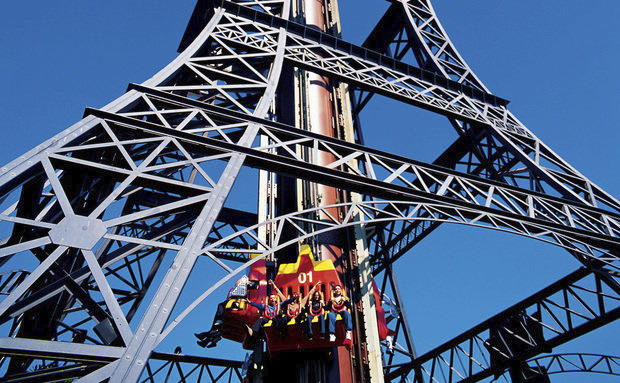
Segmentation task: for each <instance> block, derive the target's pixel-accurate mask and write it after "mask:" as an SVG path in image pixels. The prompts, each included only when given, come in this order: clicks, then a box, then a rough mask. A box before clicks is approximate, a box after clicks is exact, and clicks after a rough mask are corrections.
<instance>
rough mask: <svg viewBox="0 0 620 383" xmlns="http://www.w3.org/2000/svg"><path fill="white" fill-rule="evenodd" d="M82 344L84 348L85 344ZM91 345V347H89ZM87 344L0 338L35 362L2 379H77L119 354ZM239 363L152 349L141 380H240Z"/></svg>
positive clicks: (6, 348)
mask: <svg viewBox="0 0 620 383" xmlns="http://www.w3.org/2000/svg"><path fill="white" fill-rule="evenodd" d="M85 346H86V347H85ZM90 347H92V346H90ZM88 348H89V347H88V346H87V345H77V346H76V345H71V346H70V347H67V345H66V343H65V342H51V341H34V342H33V341H21V342H7V340H6V339H0V350H2V352H7V353H10V354H11V355H24V356H28V357H32V358H33V359H34V360H36V361H37V362H36V363H37V364H36V365H35V368H34V369H32V371H27V372H23V373H17V374H11V375H5V376H4V377H3V378H2V381H3V382H52V381H66V380H67V379H77V378H80V377H82V376H85V375H87V374H89V373H92V372H94V371H96V370H97V369H98V368H101V367H102V366H104V365H105V364H106V363H109V362H111V361H113V360H115V359H117V358H118V357H119V356H120V355H121V354H122V348H120V347H101V346H99V347H98V350H97V352H100V354H95V352H94V350H90V351H87V349H88ZM242 364H243V363H242V362H241V361H235V360H224V359H216V358H205V357H200V356H192V355H184V354H181V348H180V347H177V349H176V350H175V352H174V353H161V352H153V353H152V354H151V356H150V358H149V361H148V362H147V365H146V373H145V376H144V377H143V379H141V380H140V381H141V382H156V381H166V382H186V381H188V380H191V381H195V382H213V383H214V382H219V381H227V382H231V381H236V382H241V381H242Z"/></svg>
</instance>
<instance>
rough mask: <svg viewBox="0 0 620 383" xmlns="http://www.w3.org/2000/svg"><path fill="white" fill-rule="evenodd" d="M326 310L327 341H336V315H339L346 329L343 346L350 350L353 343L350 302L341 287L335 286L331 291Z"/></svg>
mask: <svg viewBox="0 0 620 383" xmlns="http://www.w3.org/2000/svg"><path fill="white" fill-rule="evenodd" d="M327 309H328V310H329V312H328V313H327V331H328V332H329V341H330V342H335V341H336V315H338V314H340V316H341V317H342V319H343V320H344V324H345V328H346V336H345V340H344V344H345V346H347V348H350V347H351V344H352V343H353V340H352V337H351V331H352V330H353V323H352V322H351V313H350V312H349V310H350V309H351V302H350V301H349V299H348V298H347V297H346V296H345V295H344V293H343V291H342V286H340V285H336V286H335V287H334V288H333V289H332V296H331V298H330V300H329V302H327Z"/></svg>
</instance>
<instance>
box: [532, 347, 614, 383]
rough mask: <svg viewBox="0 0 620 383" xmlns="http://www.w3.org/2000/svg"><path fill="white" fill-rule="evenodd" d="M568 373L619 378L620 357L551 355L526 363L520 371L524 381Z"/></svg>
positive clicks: (571, 354) (569, 354) (574, 354)
mask: <svg viewBox="0 0 620 383" xmlns="http://www.w3.org/2000/svg"><path fill="white" fill-rule="evenodd" d="M568 372H589V373H597V374H604V375H615V376H620V357H617V356H613V355H601V354H585V353H584V354H577V353H567V354H553V355H545V356H541V357H538V358H534V359H530V360H528V361H527V367H526V368H525V369H523V370H522V375H521V378H522V379H523V380H524V381H526V382H527V381H528V380H531V379H533V378H536V377H539V376H540V375H541V374H546V375H552V374H564V373H568Z"/></svg>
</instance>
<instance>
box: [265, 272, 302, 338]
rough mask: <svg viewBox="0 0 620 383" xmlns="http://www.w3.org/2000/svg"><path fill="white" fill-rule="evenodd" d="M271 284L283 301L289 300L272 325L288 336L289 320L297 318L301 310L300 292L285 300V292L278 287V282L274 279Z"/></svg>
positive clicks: (281, 333)
mask: <svg viewBox="0 0 620 383" xmlns="http://www.w3.org/2000/svg"><path fill="white" fill-rule="evenodd" d="M269 284H270V285H271V287H273V289H274V290H275V292H276V294H278V297H279V298H280V301H281V302H289V303H288V304H287V305H286V310H282V311H281V312H280V314H279V315H277V316H276V317H275V318H273V320H272V322H271V323H272V326H273V327H274V328H275V329H277V330H278V331H280V335H282V336H284V337H286V336H288V329H287V327H286V325H287V323H288V321H290V320H291V319H293V318H296V317H297V316H298V315H299V313H300V311H301V305H300V302H299V294H298V293H293V295H292V296H291V298H289V299H288V300H285V299H286V297H285V296H284V294H282V292H281V291H280V289H278V286H276V284H275V283H273V281H271V280H270V281H269ZM282 307H284V306H282Z"/></svg>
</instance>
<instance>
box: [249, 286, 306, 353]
mask: <svg viewBox="0 0 620 383" xmlns="http://www.w3.org/2000/svg"><path fill="white" fill-rule="evenodd" d="M269 284H270V285H271V286H273V287H275V284H274V283H273V281H272V280H269ZM275 290H276V291H278V290H277V288H275ZM293 300H295V297H291V298H289V299H287V300H285V301H283V302H282V301H280V300H279V299H278V296H277V295H276V294H271V295H269V298H267V304H266V305H264V304H262V303H256V302H251V301H250V302H248V303H249V304H250V305H252V306H254V307H256V308H257V309H258V312H259V314H260V315H261V317H260V318H258V319H257V320H256V322H254V324H253V325H252V327H248V326H247V325H246V328H247V330H248V335H249V336H250V340H251V341H254V342H255V341H257V340H263V339H264V338H265V332H264V330H263V326H264V325H265V323H267V322H269V321H270V320H271V321H272V324H273V326H274V327H275V328H277V329H281V327H282V323H279V322H281V321H282V320H281V319H278V318H282V316H281V315H279V314H280V312H281V310H282V309H283V308H285V307H287V306H288V304H289V303H291V302H293ZM276 322H278V323H276ZM284 326H286V323H284Z"/></svg>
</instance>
